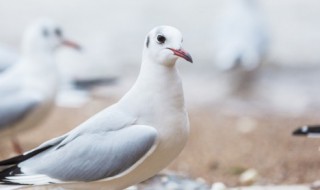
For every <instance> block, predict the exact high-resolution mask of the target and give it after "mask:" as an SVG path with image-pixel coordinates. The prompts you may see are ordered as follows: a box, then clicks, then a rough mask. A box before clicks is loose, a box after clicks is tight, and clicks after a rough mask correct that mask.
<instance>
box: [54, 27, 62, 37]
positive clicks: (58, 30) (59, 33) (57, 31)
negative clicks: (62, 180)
mask: <svg viewBox="0 0 320 190" xmlns="http://www.w3.org/2000/svg"><path fill="white" fill-rule="evenodd" d="M54 33H55V34H56V35H57V36H58V37H61V36H62V32H61V30H60V29H59V28H57V29H55V31H54Z"/></svg>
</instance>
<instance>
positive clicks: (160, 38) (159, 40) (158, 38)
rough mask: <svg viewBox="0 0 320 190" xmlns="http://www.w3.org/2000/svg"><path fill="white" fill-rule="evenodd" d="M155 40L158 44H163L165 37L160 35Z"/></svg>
mask: <svg viewBox="0 0 320 190" xmlns="http://www.w3.org/2000/svg"><path fill="white" fill-rule="evenodd" d="M157 40H158V43H159V44H163V43H164V42H166V37H164V36H162V35H158V36H157Z"/></svg>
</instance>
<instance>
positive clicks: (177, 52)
mask: <svg viewBox="0 0 320 190" xmlns="http://www.w3.org/2000/svg"><path fill="white" fill-rule="evenodd" d="M168 49H170V50H171V51H173V54H174V55H176V56H179V57H181V58H183V59H185V60H187V61H189V62H190V63H193V61H192V57H191V55H190V54H189V53H188V52H186V51H185V50H183V49H173V48H168Z"/></svg>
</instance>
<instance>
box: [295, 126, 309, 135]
mask: <svg viewBox="0 0 320 190" xmlns="http://www.w3.org/2000/svg"><path fill="white" fill-rule="evenodd" d="M305 129H307V128H305V127H300V128H298V129H296V130H294V131H293V132H292V135H294V136H306V135H307V134H308V131H305Z"/></svg>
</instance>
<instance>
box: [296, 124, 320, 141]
mask: <svg viewBox="0 0 320 190" xmlns="http://www.w3.org/2000/svg"><path fill="white" fill-rule="evenodd" d="M292 134H293V135H295V136H306V137H317V138H319V137H320V126H319V125H309V126H308V125H306V126H303V127H300V128H298V129H296V130H294V131H293V132H292Z"/></svg>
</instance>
